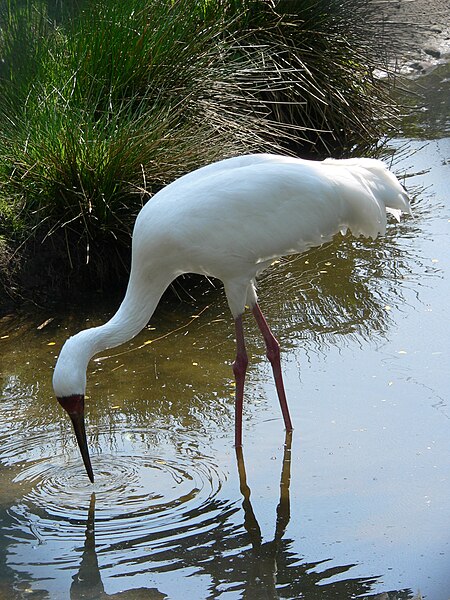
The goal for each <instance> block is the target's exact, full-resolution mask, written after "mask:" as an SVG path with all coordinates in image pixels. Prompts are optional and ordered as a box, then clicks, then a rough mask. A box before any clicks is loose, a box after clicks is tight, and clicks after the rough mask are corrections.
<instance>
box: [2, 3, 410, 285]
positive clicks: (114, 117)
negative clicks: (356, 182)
mask: <svg viewBox="0 0 450 600" xmlns="http://www.w3.org/2000/svg"><path fill="white" fill-rule="evenodd" d="M64 4H65V3H60V2H56V1H55V0H8V1H5V2H2V4H1V7H2V12H1V14H0V280H1V281H0V282H1V283H2V284H3V287H4V289H6V290H8V293H10V291H11V282H15V284H16V285H18V286H19V291H20V288H22V289H23V288H26V287H33V286H36V287H37V288H39V289H42V288H43V286H45V288H46V289H47V290H49V289H59V290H61V288H64V289H70V288H71V286H72V285H73V284H74V283H77V284H79V283H80V281H82V282H84V284H86V282H92V281H95V282H96V285H97V286H98V285H102V284H103V283H108V282H109V281H112V280H114V281H116V280H118V279H119V280H120V279H121V278H124V277H125V275H126V272H127V269H128V249H129V245H130V244H129V242H130V233H131V229H132V225H133V222H134V219H135V216H136V214H137V212H138V211H139V209H140V207H141V206H142V204H143V203H144V202H145V201H146V200H147V199H148V197H149V194H152V193H154V192H155V191H157V190H158V189H159V188H160V187H161V186H163V185H165V184H167V183H169V182H170V181H172V180H173V179H175V178H176V177H178V176H180V175H182V174H183V173H186V172H187V171H190V170H192V169H194V168H196V167H198V166H200V165H203V164H206V163H209V162H212V161H214V160H218V159H220V158H224V157H228V156H231V155H235V154H240V153H241V154H242V153H247V152H252V151H280V152H292V153H295V154H297V155H301V156H311V155H313V154H316V155H322V154H330V153H333V154H334V155H342V154H350V153H359V154H361V153H368V152H373V151H374V149H375V148H376V147H377V144H378V140H380V138H381V137H382V136H383V135H384V134H385V133H386V131H387V130H388V129H390V128H392V127H395V125H396V122H397V119H398V110H397V108H396V106H395V104H394V103H393V101H392V100H391V98H390V94H389V87H388V85H387V82H386V80H384V81H380V80H378V79H376V78H375V77H374V74H373V71H374V69H375V68H377V67H380V66H381V65H380V62H381V57H385V55H386V48H387V45H386V44H385V42H384V38H383V35H382V30H381V28H380V27H379V24H378V25H377V23H376V21H375V19H374V15H373V14H372V11H373V9H372V8H371V7H372V5H371V4H368V3H367V2H366V1H365V0H272V1H267V0H203V1H199V0H146V1H144V2H143V1H142V0H84V1H83V0H78V2H72V3H67V4H69V5H70V6H65V5H64Z"/></svg>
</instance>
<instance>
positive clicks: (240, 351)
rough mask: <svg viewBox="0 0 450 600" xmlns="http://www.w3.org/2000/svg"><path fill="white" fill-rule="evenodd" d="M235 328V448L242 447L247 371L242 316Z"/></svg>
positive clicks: (236, 322) (236, 321)
mask: <svg viewBox="0 0 450 600" xmlns="http://www.w3.org/2000/svg"><path fill="white" fill-rule="evenodd" d="M234 326H235V328H236V360H235V361H234V363H233V373H234V379H235V381H236V398H235V422H234V427H235V430H234V443H235V446H236V448H240V447H241V446H242V409H243V404H244V382H245V373H246V371H247V365H248V357H247V350H246V349H245V340H244V328H243V326H242V315H241V316H239V317H238V318H237V319H236V320H235V322H234Z"/></svg>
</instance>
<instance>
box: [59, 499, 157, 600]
mask: <svg viewBox="0 0 450 600" xmlns="http://www.w3.org/2000/svg"><path fill="white" fill-rule="evenodd" d="M141 598H142V599H144V598H145V600H164V598H167V596H166V595H165V594H162V593H161V592H159V591H158V590H156V589H155V588H138V589H132V590H126V591H123V592H118V593H117V594H107V593H106V592H105V588H104V586H103V582H102V578H101V575H100V569H99V567H98V559H97V553H96V551H95V494H94V493H92V495H91V502H90V504H89V512H88V518H87V523H86V537H85V542H84V548H83V554H82V557H81V563H80V568H79V570H78V573H77V574H76V575H74V577H73V582H72V585H71V586H70V600H108V599H111V600H119V599H120V600H127V599H128V600H140V599H141Z"/></svg>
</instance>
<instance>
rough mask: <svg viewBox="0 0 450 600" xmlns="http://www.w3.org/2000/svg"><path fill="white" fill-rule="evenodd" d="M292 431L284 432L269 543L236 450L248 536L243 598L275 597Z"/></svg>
mask: <svg viewBox="0 0 450 600" xmlns="http://www.w3.org/2000/svg"><path fill="white" fill-rule="evenodd" d="M291 445H292V432H290V431H288V432H286V439H285V443H284V454H283V464H282V469H281V479H280V500H279V502H278V506H277V511H276V515H277V516H276V524H275V534H274V537H273V539H272V540H271V541H268V542H264V543H263V538H262V533H261V528H260V526H259V523H258V520H257V518H256V516H255V513H254V510H253V506H252V503H251V501H250V494H251V491H250V488H249V486H248V484H247V475H246V471H245V463H244V454H243V451H242V446H241V447H238V448H236V458H237V466H238V473H239V484H240V489H241V494H242V496H243V501H242V508H243V509H244V527H245V529H246V531H247V533H248V535H249V537H250V542H251V545H252V555H253V556H252V557H251V560H249V563H248V572H247V580H246V584H245V592H244V595H243V598H277V597H278V596H277V593H276V582H277V571H278V567H277V557H278V553H279V550H280V542H281V539H282V537H283V535H284V533H285V531H286V528H287V526H288V524H289V519H290V516H291V509H290V497H289V486H290V482H291Z"/></svg>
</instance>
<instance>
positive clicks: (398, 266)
mask: <svg viewBox="0 0 450 600" xmlns="http://www.w3.org/2000/svg"><path fill="white" fill-rule="evenodd" d="M429 77H430V79H431V78H432V80H431V82H430V83H427V81H426V80H421V81H422V83H423V85H424V88H423V90H424V91H426V90H427V89H431V90H432V92H430V93H429V96H430V98H428V99H427V98H426V97H425V98H424V106H425V108H426V110H422V111H420V112H419V113H418V117H417V119H416V120H415V121H414V122H413V121H411V122H410V123H409V127H408V128H407V129H406V128H405V138H404V139H399V140H395V142H394V143H393V148H394V149H395V150H396V153H395V154H394V165H393V169H394V170H395V171H396V172H397V174H399V176H407V179H406V184H407V186H408V188H409V189H410V190H411V191H412V195H413V205H414V216H413V218H406V219H405V220H403V221H402V223H401V224H400V225H397V224H395V222H392V223H391V224H390V226H389V229H388V233H387V236H386V237H385V238H384V239H382V240H378V241H376V242H370V241H366V240H364V241H362V240H354V239H352V238H350V237H349V238H345V239H344V240H342V239H341V240H339V239H338V240H336V241H335V242H333V243H332V244H329V245H327V246H325V247H323V248H321V249H318V250H314V251H312V252H310V253H308V254H307V255H303V256H301V257H299V258H297V259H295V260H286V261H281V262H280V264H279V265H277V267H276V268H275V269H273V270H272V271H270V272H269V273H268V274H266V275H265V276H264V277H263V278H262V279H261V281H260V287H259V296H260V304H261V307H262V308H263V310H264V311H265V314H266V316H267V319H268V321H269V323H270V324H271V326H272V327H273V330H274V332H275V333H276V335H277V336H278V338H279V340H280V342H281V345H282V348H283V364H284V373H285V383H286V391H287V395H288V400H289V404H290V408H291V414H292V417H293V422H294V428H295V429H294V432H293V435H292V437H287V438H286V436H285V433H284V431H283V420H282V418H281V413H280V410H279V407H278V403H277V399H276V393H275V388H274V384H273V381H272V379H271V373H270V369H269V367H268V364H267V361H266V360H265V358H264V347H263V343H262V341H261V339H260V337H259V336H258V332H257V329H256V327H255V325H254V323H253V322H252V319H251V315H247V316H246V319H245V326H246V331H247V332H248V349H249V355H250V368H249V375H248V381H247V385H246V397H245V400H246V404H245V413H244V448H243V452H242V454H241V453H238V454H237V453H236V452H235V450H234V448H233V435H234V431H233V423H234V415H233V392H234V388H233V383H232V381H233V380H232V372H231V362H232V360H233V357H234V340H233V334H234V332H233V325H232V319H231V316H230V314H229V311H228V308H227V305H226V302H225V299H224V297H223V293H222V290H221V289H220V286H219V285H214V284H213V283H204V282H198V283H197V284H195V285H193V284H192V283H189V284H188V283H187V282H183V281H182V282H177V284H176V286H175V292H176V293H175V294H171V295H170V296H169V297H168V298H167V299H166V302H165V303H164V304H163V305H162V306H161V307H160V308H159V309H158V311H157V313H156V315H155V317H154V319H153V320H152V322H151V323H150V324H149V327H148V328H146V329H145V330H144V331H143V332H142V333H141V334H140V335H139V336H138V337H137V338H136V339H135V340H133V341H132V342H131V343H129V344H126V345H124V346H122V347H120V348H117V349H114V350H112V351H109V352H106V353H104V355H103V358H101V359H100V360H95V361H92V362H91V364H90V368H89V373H88V396H89V398H88V400H87V430H88V437H89V444H90V448H91V453H92V462H93V467H94V471H95V474H96V483H95V484H94V485H91V484H90V483H89V481H88V479H87V477H86V475H85V473H84V472H83V467H82V464H81V460H80V458H79V455H78V450H77V448H76V447H75V444H74V439H73V435H72V431H71V428H70V425H69V423H68V421H67V419H66V416H65V415H64V414H63V411H62V409H60V407H59V406H58V405H57V403H56V402H55V400H54V398H53V396H52V390H51V374H52V369H53V366H54V362H55V358H56V356H57V354H58V351H59V349H60V347H61V345H62V343H63V341H64V340H65V338H66V337H67V336H68V335H69V334H72V333H75V332H76V331H78V330H79V329H80V328H83V327H87V326H91V325H94V324H98V323H101V322H103V321H105V320H106V319H107V318H108V317H109V316H110V315H111V314H112V312H114V310H115V308H116V306H117V302H118V300H117V299H111V300H106V299H103V300H102V302H99V301H98V300H97V301H93V302H92V305H90V306H85V307H84V308H81V309H80V308H77V309H76V310H74V311H71V310H70V309H66V310H64V312H61V313H53V312H52V313H49V312H47V311H45V310H44V309H39V308H36V311H35V312H34V313H33V314H31V315H30V314H27V315H24V316H22V315H12V316H10V317H7V318H4V319H3V320H2V321H1V322H0V352H1V365H0V375H1V380H0V385H1V400H0V524H1V538H0V598H1V599H3V598H9V599H15V598H20V599H21V598H39V599H41V598H50V599H56V600H59V599H64V598H72V599H76V598H119V597H120V598H130V599H140V598H152V599H153V598H155V599H156V598H170V599H175V600H178V599H184V598H186V597H190V598H195V599H199V600H201V599H206V598H221V599H230V600H234V599H237V598H247V599H250V600H252V599H254V600H259V599H260V598H306V599H308V600H312V599H314V600H315V599H318V598H320V599H325V598H326V599H328V598H336V599H343V598H353V597H357V596H358V597H362V598H369V597H371V598H380V599H381V598H384V599H386V598H389V599H391V600H392V599H393V598H402V599H404V598H413V597H415V595H416V594H418V593H421V594H422V597H423V598H426V599H427V600H448V599H449V598H450V548H449V540H450V525H449V524H450V493H449V491H450V445H449V439H450V408H449V403H448V391H449V389H450V386H449V369H448V358H449V336H448V331H449V328H448V297H449V292H450V287H449V281H450V274H449V252H448V248H449V240H450V210H449V201H450V195H449V191H448V189H449V188H448V181H449V176H450V172H449V160H450V137H448V135H449V134H448V124H449V121H448V115H449V114H450V111H449V108H450V107H449V97H450V94H449V83H448V82H449V80H450V72H449V69H448V66H447V67H441V68H439V69H438V70H436V71H434V72H433V73H432V75H430V76H429ZM427 86H428V87H427ZM49 319H51V320H50V321H48V320H49ZM383 593H384V594H387V595H384V596H383V595H382V594H383Z"/></svg>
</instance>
